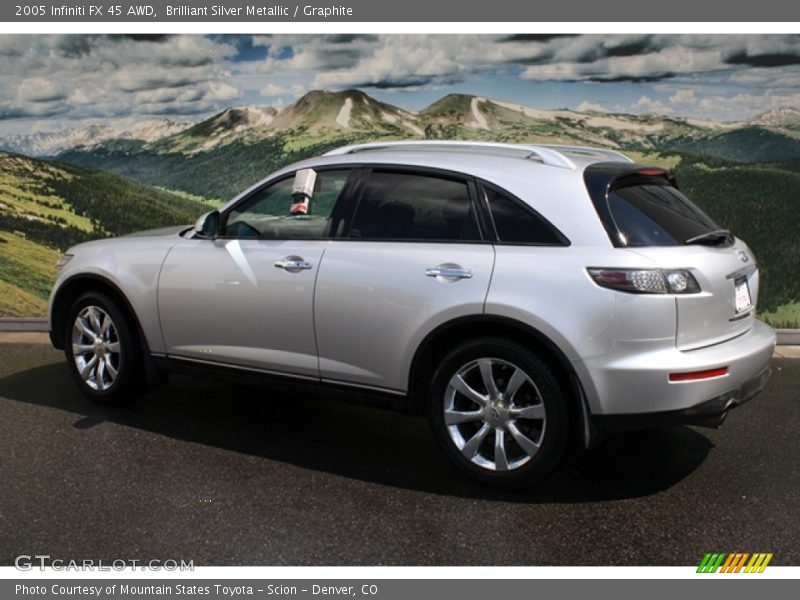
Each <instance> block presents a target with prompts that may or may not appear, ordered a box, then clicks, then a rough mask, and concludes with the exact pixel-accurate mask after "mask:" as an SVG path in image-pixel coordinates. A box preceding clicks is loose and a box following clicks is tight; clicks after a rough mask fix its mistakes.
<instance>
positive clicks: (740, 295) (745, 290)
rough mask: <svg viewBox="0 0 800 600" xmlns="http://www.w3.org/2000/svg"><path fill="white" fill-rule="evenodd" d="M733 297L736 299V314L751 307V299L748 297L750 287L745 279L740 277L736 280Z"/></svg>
mask: <svg viewBox="0 0 800 600" xmlns="http://www.w3.org/2000/svg"><path fill="white" fill-rule="evenodd" d="M734 299H735V301H736V314H739V313H742V312H745V311H748V310H750V309H751V308H752V307H753V301H752V300H751V299H750V287H749V286H748V285H747V279H745V278H742V279H737V280H736V289H735V290H734Z"/></svg>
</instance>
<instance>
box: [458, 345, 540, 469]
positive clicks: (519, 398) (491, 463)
mask: <svg viewBox="0 0 800 600" xmlns="http://www.w3.org/2000/svg"><path fill="white" fill-rule="evenodd" d="M546 420H547V419H546V411H545V406H544V400H543V397H542V394H541V393H540V392H539V389H538V387H537V386H536V384H535V383H534V382H533V380H532V379H531V378H530V377H529V376H528V375H527V374H526V373H525V371H524V370H523V369H521V368H520V367H518V366H517V365H514V364H513V363H511V362H508V361H505V360H502V359H499V358H479V359H477V360H472V361H470V362H468V363H467V364H465V365H463V366H462V367H461V368H459V369H458V370H457V371H456V372H455V374H454V375H453V376H452V377H451V378H450V381H449V383H448V385H447V388H446V389H445V394H444V422H445V426H446V427H447V431H448V433H449V435H450V439H451V440H452V442H453V443H454V444H455V446H456V448H458V450H459V451H460V452H461V453H462V454H463V455H464V457H465V458H467V459H469V460H470V461H471V462H472V463H474V464H475V465H477V466H479V467H482V468H484V469H487V470H490V471H513V470H514V469H518V468H520V467H522V466H523V465H525V464H526V463H528V462H529V461H530V460H531V459H532V458H533V457H534V456H536V454H537V453H538V452H539V449H540V447H541V445H542V440H543V439H544V435H545V424H546Z"/></svg>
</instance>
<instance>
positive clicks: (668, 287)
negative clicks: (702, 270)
mask: <svg viewBox="0 0 800 600" xmlns="http://www.w3.org/2000/svg"><path fill="white" fill-rule="evenodd" d="M587 271H588V272H589V275H590V276H591V277H592V279H593V280H594V282H595V283H596V284H597V285H599V286H602V287H604V288H609V289H612V290H617V291H620V292H628V293H630V294H696V293H698V292H699V291H700V285H699V284H698V283H697V280H696V279H695V278H694V275H692V274H691V273H690V272H689V271H688V270H687V269H606V268H603V267H592V268H589V269H587Z"/></svg>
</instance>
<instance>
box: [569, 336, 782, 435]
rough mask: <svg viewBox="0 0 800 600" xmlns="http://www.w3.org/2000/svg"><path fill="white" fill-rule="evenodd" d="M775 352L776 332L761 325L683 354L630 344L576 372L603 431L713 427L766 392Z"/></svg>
mask: <svg viewBox="0 0 800 600" xmlns="http://www.w3.org/2000/svg"><path fill="white" fill-rule="evenodd" d="M774 348H775V332H774V331H773V330H772V328H770V327H769V326H767V325H765V324H764V323H762V322H760V321H756V322H755V323H754V325H753V327H752V328H751V329H750V330H749V331H747V332H746V333H744V334H742V335H740V336H738V337H736V338H734V339H731V340H728V341H726V342H723V343H720V344H715V345H713V346H709V347H706V348H700V349H697V350H691V351H681V350H678V349H677V348H676V347H675V344H674V340H673V341H672V342H671V343H668V342H667V343H665V342H664V341H663V340H656V341H653V342H628V343H622V344H617V345H615V346H614V347H613V348H612V351H611V352H609V353H608V354H606V355H603V356H600V357H596V358H593V359H591V360H587V361H578V362H577V363H575V367H576V371H577V372H578V374H579V376H580V377H581V380H582V383H583V387H584V390H585V391H586V395H587V400H588V402H589V406H590V408H591V412H592V416H593V418H594V420H595V421H596V422H597V423H598V426H600V425H601V424H602V423H604V422H605V423H606V424H609V423H610V424H613V423H614V422H617V421H625V420H628V421H631V422H633V423H635V422H636V421H637V420H638V421H639V422H640V423H642V424H643V425H642V426H644V427H647V426H649V425H648V423H650V422H652V423H653V424H659V423H662V422H663V423H664V424H669V423H670V422H673V423H688V422H692V421H694V422H699V421H706V422H709V423H713V422H714V420H715V419H717V418H720V419H721V418H724V416H723V415H725V414H726V413H727V411H728V410H729V409H730V408H732V407H733V406H736V405H739V404H742V403H743V402H745V401H747V400H749V399H750V398H752V397H753V396H755V395H756V394H758V393H759V392H760V391H761V390H762V389H763V388H764V385H765V384H766V381H767V378H768V377H769V361H770V358H771V357H772V353H773V351H774ZM722 367H725V368H727V374H725V375H723V376H718V377H713V378H708V379H700V380H692V381H670V379H669V376H670V374H671V373H690V372H696V371H707V370H713V369H719V368H722ZM633 416H635V417H636V419H633V418H630V419H628V418H627V417H633ZM720 422H721V421H720ZM607 426H608V425H607ZM625 428H630V427H625Z"/></svg>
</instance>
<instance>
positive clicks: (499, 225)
mask: <svg viewBox="0 0 800 600" xmlns="http://www.w3.org/2000/svg"><path fill="white" fill-rule="evenodd" d="M486 200H487V202H488V203H489V210H490V211H491V213H492V221H494V228H495V231H496V232H497V239H498V241H500V242H506V243H510V244H537V245H547V246H563V245H565V244H566V241H565V239H564V238H563V236H561V235H560V234H559V233H558V232H557V231H556V230H555V229H554V228H553V226H552V225H550V224H549V223H548V222H547V221H545V220H544V219H543V218H542V217H540V216H539V215H538V214H536V213H535V212H533V210H531V209H530V208H526V207H524V206H522V205H521V203H520V202H519V201H517V200H514V199H513V198H509V197H508V196H507V195H505V194H502V193H500V192H499V191H497V190H493V189H491V188H487V189H486Z"/></svg>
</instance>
